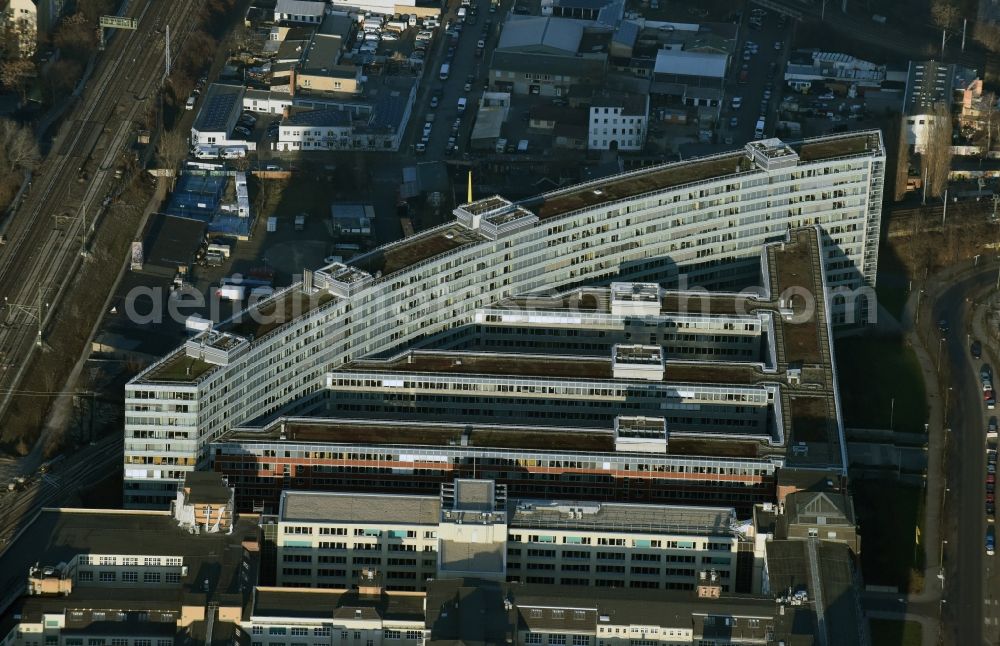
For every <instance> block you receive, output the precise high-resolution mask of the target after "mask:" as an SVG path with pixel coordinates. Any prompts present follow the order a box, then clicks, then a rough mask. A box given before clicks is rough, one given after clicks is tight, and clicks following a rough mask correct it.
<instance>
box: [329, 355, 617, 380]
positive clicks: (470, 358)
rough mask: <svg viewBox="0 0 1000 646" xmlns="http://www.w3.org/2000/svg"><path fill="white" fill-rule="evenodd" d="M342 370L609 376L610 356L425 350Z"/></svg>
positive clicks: (530, 375)
mask: <svg viewBox="0 0 1000 646" xmlns="http://www.w3.org/2000/svg"><path fill="white" fill-rule="evenodd" d="M344 370H365V371H368V370H370V371H383V370H384V371H389V372H406V373H410V372H412V373H419V372H424V373H428V372H430V373H451V374H473V375H504V376H506V375H511V376H528V377H554V378H569V379H572V378H576V379H588V378H589V379H611V359H610V358H604V357H579V358H577V357H568V356H561V355H530V354H502V353H471V352H443V351H437V352H435V351H432V350H425V351H416V352H407V353H406V354H403V355H400V356H397V357H393V358H391V359H385V360H380V359H373V360H361V361H356V362H354V363H352V364H350V365H348V366H345V368H344Z"/></svg>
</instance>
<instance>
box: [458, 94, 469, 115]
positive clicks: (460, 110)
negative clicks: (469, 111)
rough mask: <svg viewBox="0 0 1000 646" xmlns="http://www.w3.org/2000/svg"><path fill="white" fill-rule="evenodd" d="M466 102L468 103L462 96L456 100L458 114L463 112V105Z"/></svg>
mask: <svg viewBox="0 0 1000 646" xmlns="http://www.w3.org/2000/svg"><path fill="white" fill-rule="evenodd" d="M467 104H468V101H466V100H465V97H464V96H463V97H462V98H460V99H459V100H458V113H459V114H465V106H466V105H467Z"/></svg>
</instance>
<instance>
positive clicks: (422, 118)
mask: <svg viewBox="0 0 1000 646" xmlns="http://www.w3.org/2000/svg"><path fill="white" fill-rule="evenodd" d="M472 4H473V5H475V6H477V7H478V8H479V12H478V15H477V16H476V18H474V19H473V18H471V17H467V18H466V22H465V23H460V21H459V20H458V18H457V15H456V13H457V10H458V3H457V2H454V1H453V2H449V4H448V9H447V10H446V11H445V12H444V15H443V20H444V23H445V24H447V25H448V28H449V29H450V28H452V27H453V26H454V25H457V24H462V30H461V33H459V35H458V40H457V42H454V45H453V39H452V38H451V37H450V36H448V34H447V33H445V29H443V28H442V29H440V30H439V32H438V35H437V37H436V38H435V44H434V47H433V49H432V51H433V55H432V56H430V57H429V58H428V60H427V76H426V77H425V79H426V80H425V83H426V85H427V87H428V89H429V91H427V92H424V93H420V94H419V95H418V101H417V104H416V105H414V107H413V116H412V117H411V118H410V124H411V125H410V127H409V133H408V135H407V141H408V143H409V146H407V147H406V148H405V149H404V150H406V151H407V152H408V153H410V154H415V153H414V144H416V143H417V142H419V141H420V139H421V137H422V135H423V129H424V123H425V122H426V116H427V115H428V114H429V113H433V114H434V121H433V125H432V128H431V133H430V140H429V142H428V144H427V150H426V152H425V153H424V154H423V155H417V156H416V159H417V160H418V161H436V160H440V159H443V158H445V156H446V155H445V148H446V147H447V145H448V139H449V138H450V137H455V140H456V144H457V145H458V151H457V152H456V153H455V156H460V155H461V154H462V153H463V152H466V151H467V150H468V142H469V136H470V135H471V134H472V126H473V123H474V122H475V115H476V109H477V106H478V104H479V99H480V97H481V96H482V94H483V87H484V85H485V84H486V82H487V80H488V78H489V60H490V57H491V56H492V52H493V49H494V48H495V47H496V44H497V39H498V38H499V33H500V23H501V21H502V20H503V16H504V15H505V11H506V10H507V9H509V5H510V0H504V1H503V2H501V6H500V8H499V9H498V10H497V11H495V12H493V13H490V1H489V0H472ZM487 21H490V22H492V26H491V27H490V29H489V33H488V34H487V37H486V39H485V40H486V49H485V50H484V52H483V55H482V56H481V57H479V56H476V46H477V44H478V42H479V40H480V38H482V31H483V29H484V28H485V27H486V23H487ZM451 46H454V47H455V53H454V56H453V58H452V60H451V63H450V64H449V67H450V71H449V74H448V78H447V79H445V80H441V78H440V71H441V64H442V63H444V62H445V60H446V58H445V57H446V54H447V51H448V48H449V47H451ZM470 77H471V86H470V89H469V90H466V89H465V84H466V82H467V81H468V80H469V79H470ZM436 90H440V92H441V95H442V96H441V100H440V103H439V105H438V107H436V108H432V107H430V99H431V95H432V94H433V92H434V91H436ZM463 97H464V98H465V100H466V102H467V104H466V109H465V112H464V114H459V113H458V100H459V98H463ZM456 120H458V121H459V123H460V126H459V129H458V131H457V132H455V131H453V128H452V126H453V124H454V123H455V121H456Z"/></svg>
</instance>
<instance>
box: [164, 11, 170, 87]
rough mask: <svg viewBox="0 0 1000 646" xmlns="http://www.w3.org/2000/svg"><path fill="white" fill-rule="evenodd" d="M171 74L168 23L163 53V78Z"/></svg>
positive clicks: (165, 78)
mask: <svg viewBox="0 0 1000 646" xmlns="http://www.w3.org/2000/svg"><path fill="white" fill-rule="evenodd" d="M168 76H170V25H167V29H166V39H165V45H164V54H163V80H164V81H165V80H167V77H168Z"/></svg>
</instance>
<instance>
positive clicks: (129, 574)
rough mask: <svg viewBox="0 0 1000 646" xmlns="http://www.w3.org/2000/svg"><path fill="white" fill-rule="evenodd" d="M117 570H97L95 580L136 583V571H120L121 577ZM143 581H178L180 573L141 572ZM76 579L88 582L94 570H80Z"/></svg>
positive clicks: (92, 577)
mask: <svg viewBox="0 0 1000 646" xmlns="http://www.w3.org/2000/svg"><path fill="white" fill-rule="evenodd" d="M118 574H119V573H117V572H108V571H98V572H97V580H98V581H99V582H101V583H115V582H117V581H120V582H122V583H138V582H139V579H140V576H139V573H138V572H134V571H129V570H126V571H125V572H121V577H119V576H118ZM141 579H142V582H143V583H180V582H181V573H180V572H143V573H142V577H141ZM77 580H78V581H81V582H90V581H93V580H94V572H92V571H91V570H81V571H80V572H79V573H78V574H77Z"/></svg>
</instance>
